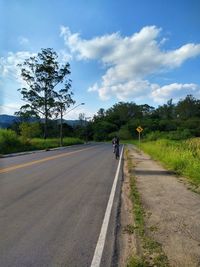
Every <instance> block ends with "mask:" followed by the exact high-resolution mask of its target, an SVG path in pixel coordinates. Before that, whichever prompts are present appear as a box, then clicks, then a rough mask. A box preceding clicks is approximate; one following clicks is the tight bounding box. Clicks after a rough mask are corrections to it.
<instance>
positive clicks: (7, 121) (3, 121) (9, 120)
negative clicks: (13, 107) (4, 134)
mask: <svg viewBox="0 0 200 267" xmlns="http://www.w3.org/2000/svg"><path fill="white" fill-rule="evenodd" d="M16 121H18V117H17V116H12V115H6V114H2V115H0V128H7V127H9V126H10V125H12V124H13V123H14V122H16Z"/></svg>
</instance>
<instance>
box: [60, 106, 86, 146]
mask: <svg viewBox="0 0 200 267" xmlns="http://www.w3.org/2000/svg"><path fill="white" fill-rule="evenodd" d="M63 104H64V103H61V104H60V146H63V115H66V114H68V113H69V112H71V111H72V110H74V109H75V108H77V107H79V106H81V105H85V103H80V104H78V105H76V106H75V107H73V108H72V109H70V110H68V111H67V112H65V114H63Z"/></svg>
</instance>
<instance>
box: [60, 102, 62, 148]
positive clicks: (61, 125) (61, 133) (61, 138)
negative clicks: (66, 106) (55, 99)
mask: <svg viewBox="0 0 200 267" xmlns="http://www.w3.org/2000/svg"><path fill="white" fill-rule="evenodd" d="M60 146H63V110H62V105H61V110H60Z"/></svg>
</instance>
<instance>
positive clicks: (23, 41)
mask: <svg viewBox="0 0 200 267" xmlns="http://www.w3.org/2000/svg"><path fill="white" fill-rule="evenodd" d="M18 42H19V44H20V45H27V44H29V39H28V38H26V37H24V36H19V37H18Z"/></svg>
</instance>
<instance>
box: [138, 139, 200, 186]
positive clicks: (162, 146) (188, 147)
mask: <svg viewBox="0 0 200 267" xmlns="http://www.w3.org/2000/svg"><path fill="white" fill-rule="evenodd" d="M135 144H137V145H139V144H138V142H135ZM140 147H141V149H142V150H143V151H144V152H146V153H147V154H149V155H151V156H152V158H154V159H156V160H159V161H160V162H162V163H163V164H164V166H165V167H166V168H167V169H169V170H171V171H174V172H175V173H176V174H178V175H181V176H184V177H187V178H188V180H189V181H190V183H192V184H193V185H194V186H196V187H199V185H200V165H199V162H200V138H189V139H186V140H179V141H176V140H169V139H158V140H155V141H148V140H146V141H142V142H141V145H140Z"/></svg>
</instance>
